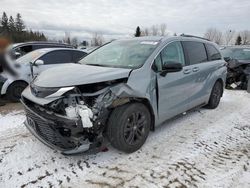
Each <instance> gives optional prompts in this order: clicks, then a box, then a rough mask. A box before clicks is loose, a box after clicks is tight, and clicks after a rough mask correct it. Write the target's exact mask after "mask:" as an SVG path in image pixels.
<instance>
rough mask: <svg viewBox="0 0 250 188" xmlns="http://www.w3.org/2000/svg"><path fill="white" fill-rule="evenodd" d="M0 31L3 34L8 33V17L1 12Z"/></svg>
mask: <svg viewBox="0 0 250 188" xmlns="http://www.w3.org/2000/svg"><path fill="white" fill-rule="evenodd" d="M1 30H2V32H3V33H4V34H6V33H8V31H9V21H8V16H7V14H6V13H5V12H3V15H2V19H1ZM2 32H1V33H2Z"/></svg>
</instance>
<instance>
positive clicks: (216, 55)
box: [206, 44, 222, 61]
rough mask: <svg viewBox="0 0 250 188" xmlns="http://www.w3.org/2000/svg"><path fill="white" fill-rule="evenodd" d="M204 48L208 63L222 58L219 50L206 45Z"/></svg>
mask: <svg viewBox="0 0 250 188" xmlns="http://www.w3.org/2000/svg"><path fill="white" fill-rule="evenodd" d="M206 47H207V53H208V59H209V60H210V61H215V60H220V59H221V58H222V57H221V54H220V52H219V50H217V49H216V48H215V47H214V46H213V45H211V44H206Z"/></svg>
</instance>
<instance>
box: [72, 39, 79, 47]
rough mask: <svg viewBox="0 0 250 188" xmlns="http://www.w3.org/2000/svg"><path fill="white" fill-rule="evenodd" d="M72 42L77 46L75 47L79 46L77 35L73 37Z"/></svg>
mask: <svg viewBox="0 0 250 188" xmlns="http://www.w3.org/2000/svg"><path fill="white" fill-rule="evenodd" d="M71 44H72V45H73V46H75V47H77V46H78V39H77V37H73V38H72V39H71Z"/></svg>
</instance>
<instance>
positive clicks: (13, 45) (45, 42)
mask: <svg viewBox="0 0 250 188" xmlns="http://www.w3.org/2000/svg"><path fill="white" fill-rule="evenodd" d="M32 44H33V45H34V44H42V45H58V46H70V47H74V46H72V45H70V44H66V43H58V42H47V41H31V42H23V43H15V44H12V47H13V48H16V47H17V46H23V45H32Z"/></svg>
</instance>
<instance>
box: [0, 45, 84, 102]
mask: <svg viewBox="0 0 250 188" xmlns="http://www.w3.org/2000/svg"><path fill="white" fill-rule="evenodd" d="M86 54H87V53H86V52H83V51H81V50H76V49H70V48H43V49H39V50H35V51H32V52H30V53H28V54H26V55H24V56H22V57H21V58H18V59H17V60H15V61H11V60H9V61H8V65H9V70H11V72H13V73H14V74H11V73H10V71H4V72H2V73H1V74H0V91H1V95H5V94H6V95H7V97H8V98H9V99H10V100H11V101H19V99H20V97H21V93H22V91H23V90H24V89H25V87H27V85H28V84H29V83H30V81H31V80H32V78H33V77H35V76H37V75H38V74H39V73H41V72H42V71H44V70H46V69H48V68H51V67H55V66H62V65H64V64H65V63H76V62H77V61H78V60H79V59H81V58H82V57H84V56H86ZM65 73H67V72H65Z"/></svg>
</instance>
